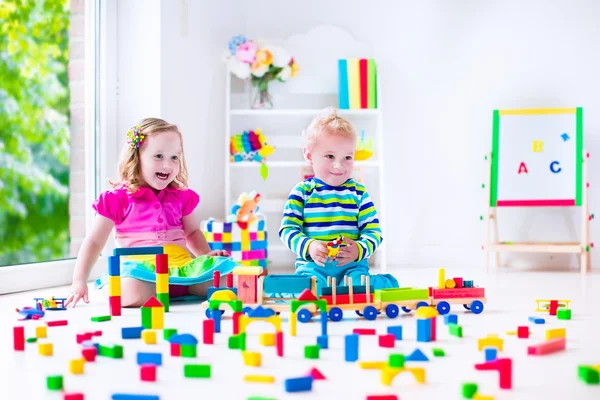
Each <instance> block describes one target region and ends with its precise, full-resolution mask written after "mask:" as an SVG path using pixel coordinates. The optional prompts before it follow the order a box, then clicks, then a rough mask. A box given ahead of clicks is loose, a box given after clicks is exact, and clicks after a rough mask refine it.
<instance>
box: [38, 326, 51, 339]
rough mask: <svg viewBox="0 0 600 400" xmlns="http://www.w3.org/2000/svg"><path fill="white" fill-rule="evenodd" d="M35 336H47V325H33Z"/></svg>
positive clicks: (39, 337)
mask: <svg viewBox="0 0 600 400" xmlns="http://www.w3.org/2000/svg"><path fill="white" fill-rule="evenodd" d="M35 337H36V338H38V339H42V338H46V337H48V332H47V327H46V326H43V325H41V326H36V327H35Z"/></svg>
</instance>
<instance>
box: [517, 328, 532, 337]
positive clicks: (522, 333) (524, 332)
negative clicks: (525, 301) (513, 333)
mask: <svg viewBox="0 0 600 400" xmlns="http://www.w3.org/2000/svg"><path fill="white" fill-rule="evenodd" d="M517 337H518V338H519V339H527V338H528V337H529V327H528V326H519V327H518V328H517Z"/></svg>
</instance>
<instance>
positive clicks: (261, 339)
mask: <svg viewBox="0 0 600 400" xmlns="http://www.w3.org/2000/svg"><path fill="white" fill-rule="evenodd" d="M258 343H260V344H262V345H263V346H275V334H274V333H261V334H260V335H258Z"/></svg>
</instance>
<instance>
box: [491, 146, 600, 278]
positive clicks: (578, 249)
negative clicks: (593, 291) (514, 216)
mask: <svg viewBox="0 0 600 400" xmlns="http://www.w3.org/2000/svg"><path fill="white" fill-rule="evenodd" d="M588 159H589V154H588V153H587V151H585V150H583V151H582V154H581V162H582V163H583V164H582V173H581V180H582V182H581V188H582V195H581V240H580V241H579V242H570V243H558V242H547V243H540V242H510V243H509V242H499V241H498V240H499V237H498V215H497V212H496V211H497V210H496V208H497V207H491V206H490V185H491V172H492V154H491V153H488V154H486V157H485V165H486V167H485V173H486V174H485V176H486V183H485V186H484V189H485V191H486V196H485V213H484V214H483V220H484V222H485V242H484V245H483V251H484V257H485V260H484V266H485V270H486V271H488V268H489V253H494V254H495V255H496V268H500V253H501V252H506V253H571V254H579V259H580V262H579V263H580V267H581V273H582V274H585V273H587V272H588V271H589V270H590V269H591V267H592V266H591V254H590V246H593V244H590V242H589V238H590V220H591V219H592V216H591V214H590V213H589V209H588V181H587V172H588ZM490 221H491V224H492V228H493V229H494V231H493V236H492V237H491V238H490Z"/></svg>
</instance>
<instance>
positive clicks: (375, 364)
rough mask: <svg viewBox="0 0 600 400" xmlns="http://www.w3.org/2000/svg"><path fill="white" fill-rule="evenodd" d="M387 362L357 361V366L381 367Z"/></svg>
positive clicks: (367, 367)
mask: <svg viewBox="0 0 600 400" xmlns="http://www.w3.org/2000/svg"><path fill="white" fill-rule="evenodd" d="M386 365H387V363H386V362H385V361H359V362H358V366H359V367H361V368H362V369H382V368H383V367H385V366H386Z"/></svg>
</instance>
